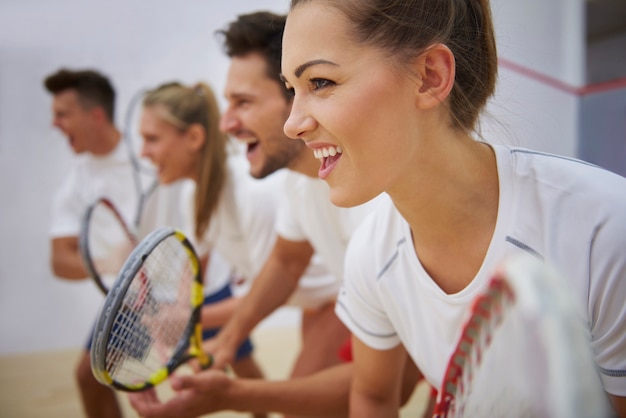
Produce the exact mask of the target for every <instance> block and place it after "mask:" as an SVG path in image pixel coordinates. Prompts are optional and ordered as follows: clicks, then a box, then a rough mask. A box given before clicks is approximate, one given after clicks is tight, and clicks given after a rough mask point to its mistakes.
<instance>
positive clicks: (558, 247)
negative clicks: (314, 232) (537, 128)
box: [282, 0, 626, 417]
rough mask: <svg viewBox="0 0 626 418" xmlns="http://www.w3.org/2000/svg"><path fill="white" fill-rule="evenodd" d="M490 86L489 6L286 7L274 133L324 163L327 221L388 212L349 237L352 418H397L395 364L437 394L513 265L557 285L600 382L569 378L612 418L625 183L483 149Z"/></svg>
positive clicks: (571, 164) (620, 397)
mask: <svg viewBox="0 0 626 418" xmlns="http://www.w3.org/2000/svg"><path fill="white" fill-rule="evenodd" d="M496 73H497V54H496V44H495V39H494V31H493V24H492V18H491V10H490V5H489V2H488V1H487V0H471V1H469V0H464V1H432V0H430V1H428V0H414V1H408V0H405V1H399V0H293V1H292V5H291V11H290V14H289V17H288V19H287V25H286V28H285V35H284V40H283V62H282V77H283V79H284V81H285V83H286V85H287V87H288V88H290V89H291V90H292V92H293V94H294V99H293V105H292V111H291V115H290V117H289V119H288V120H287V122H286V124H285V133H286V134H287V135H288V136H290V137H292V138H296V139H301V140H303V141H304V142H305V143H306V144H307V146H309V148H311V150H312V152H313V153H314V154H315V155H316V156H317V157H318V158H320V160H321V164H320V169H319V176H320V177H321V178H323V179H324V180H326V182H327V183H328V184H329V186H330V190H331V192H330V197H331V200H332V202H333V203H334V204H336V205H338V206H353V205H358V204H361V203H363V202H365V201H368V200H369V199H371V198H373V197H375V196H377V195H378V194H380V193H381V192H385V193H387V194H388V195H389V196H390V197H391V201H390V202H389V203H388V204H387V205H386V206H385V205H383V206H381V207H379V208H378V210H377V211H376V213H375V214H374V216H373V217H370V218H369V220H368V221H367V222H365V223H364V224H363V225H361V227H360V228H359V230H358V231H357V232H356V234H355V235H354V236H353V238H352V241H351V244H350V248H349V250H348V254H347V259H346V264H345V265H346V273H345V280H344V289H343V291H342V293H341V294H340V298H339V303H338V305H337V314H338V315H339V316H340V318H341V319H342V320H343V321H344V322H345V323H346V325H347V326H348V327H349V328H350V329H351V331H352V332H353V335H354V340H353V346H354V348H353V349H354V361H355V372H354V376H353V380H352V387H351V394H350V397H351V400H350V408H351V411H350V413H351V416H354V417H369V416H385V417H387V416H393V415H394V414H397V410H398V399H399V391H400V387H401V385H400V379H399V377H400V376H401V370H402V367H403V366H404V359H405V356H404V354H405V353H406V352H408V353H409V355H410V356H411V357H412V359H413V361H414V362H415V363H416V365H417V366H418V368H419V369H420V371H421V372H422V373H423V375H424V376H425V377H426V379H427V380H428V381H429V383H430V384H432V385H433V386H435V387H439V385H440V383H441V381H442V380H443V378H444V372H445V367H446V364H447V361H448V358H449V355H450V353H451V352H452V350H453V348H454V345H455V342H456V340H455V338H456V336H457V333H458V330H459V329H460V328H461V326H462V321H463V318H464V314H465V312H466V311H467V309H468V307H469V305H470V303H471V301H472V300H473V299H474V297H475V296H476V295H477V294H478V293H480V292H481V291H482V290H484V289H485V288H486V287H487V285H488V282H489V278H490V277H491V275H492V273H493V271H494V270H495V269H496V268H497V266H499V265H500V263H501V262H502V261H503V260H505V259H506V258H508V257H511V256H514V255H516V254H520V253H527V254H530V255H531V256H533V257H537V258H539V259H541V260H544V261H545V262H547V263H549V264H551V265H553V266H555V267H556V268H557V269H558V270H559V271H560V272H561V273H562V275H563V276H564V277H565V278H566V279H567V280H568V285H569V287H570V288H571V289H572V290H573V292H574V296H575V302H576V303H577V309H578V312H579V313H580V315H581V317H582V318H581V319H582V320H583V321H584V323H585V324H587V328H588V332H589V338H590V344H591V348H592V349H593V353H594V359H595V362H596V364H597V366H598V371H599V379H598V378H597V377H595V376H579V378H582V379H597V380H598V384H602V386H603V388H604V390H605V391H606V392H607V393H608V394H609V398H610V400H611V402H612V405H613V407H614V408H615V410H616V411H618V414H619V416H626V399H625V398H624V397H625V396H626V333H625V331H624V326H623V324H624V323H626V308H624V304H623V301H624V300H625V299H626V252H625V251H624V248H626V179H624V178H622V177H620V176H618V175H616V174H613V173H610V172H608V171H606V170H603V169H601V168H598V167H595V166H592V165H590V164H588V163H585V162H582V161H579V160H575V159H571V158H566V157H561V156H555V155H550V154H545V153H541V152H536V151H531V150H528V149H522V148H512V147H508V146H503V145H494V144H489V143H487V142H485V141H484V140H482V138H480V136H479V134H478V132H477V131H476V125H477V122H478V119H479V117H480V114H481V112H482V110H483V108H484V106H485V104H486V103H487V101H488V100H489V98H490V97H491V95H492V94H493V92H494V90H495V85H496V78H497V77H496V75H497V74H496ZM598 202H602V204H598ZM600 382H601V383H600Z"/></svg>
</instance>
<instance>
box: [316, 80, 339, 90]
mask: <svg viewBox="0 0 626 418" xmlns="http://www.w3.org/2000/svg"><path fill="white" fill-rule="evenodd" d="M311 84H312V85H313V90H321V89H323V88H326V87H330V86H332V85H333V84H334V83H333V82H332V81H330V80H326V79H325V78H313V79H311Z"/></svg>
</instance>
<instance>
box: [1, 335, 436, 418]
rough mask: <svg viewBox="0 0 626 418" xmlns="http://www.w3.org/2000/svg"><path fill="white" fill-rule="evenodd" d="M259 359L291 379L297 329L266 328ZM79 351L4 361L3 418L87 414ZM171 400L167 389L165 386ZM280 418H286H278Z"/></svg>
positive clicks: (258, 339)
mask: <svg viewBox="0 0 626 418" xmlns="http://www.w3.org/2000/svg"><path fill="white" fill-rule="evenodd" d="M253 339H254V342H255V344H256V347H257V350H256V358H257V359H258V361H259V362H260V363H261V366H262V367H263V369H264V371H265V373H266V374H267V376H268V378H270V379H281V378H284V377H286V376H287V375H288V372H289V370H290V368H291V364H292V362H293V360H294V358H295V354H296V353H297V350H298V349H299V340H298V334H297V329H296V328H295V327H284V328H266V329H260V330H258V331H256V332H255V334H254V335H253ZM79 352H80V351H79V349H76V350H67V351H57V352H45V353H36V354H23V355H7V356H0V417H2V418H71V417H78V418H79V417H81V416H82V411H81V407H80V404H79V401H78V395H77V393H76V390H75V387H74V381H73V372H74V367H75V364H76V361H77V359H78V355H79ZM159 388H160V389H159V390H160V391H162V395H163V396H164V397H166V396H167V395H168V393H167V390H166V389H167V384H163V385H161V386H160V387H159ZM428 393H429V389H428V387H427V385H425V384H420V385H419V386H418V387H417V389H416V391H415V393H414V394H413V397H412V398H411V400H410V402H409V403H408V404H407V405H406V406H405V408H404V409H403V410H402V411H401V415H400V416H401V417H402V418H408V417H412V418H415V417H419V416H421V411H422V410H423V407H424V402H425V399H426V396H427V395H428ZM120 399H121V402H122V405H123V408H124V411H125V417H126V418H136V417H137V414H136V413H135V412H134V410H132V408H130V406H129V405H128V402H127V400H126V397H125V396H121V397H120ZM208 416H211V417H216V418H239V417H249V416H250V415H249V414H242V413H234V412H222V413H216V414H210V415H208ZM272 417H280V415H277V414H275V415H272Z"/></svg>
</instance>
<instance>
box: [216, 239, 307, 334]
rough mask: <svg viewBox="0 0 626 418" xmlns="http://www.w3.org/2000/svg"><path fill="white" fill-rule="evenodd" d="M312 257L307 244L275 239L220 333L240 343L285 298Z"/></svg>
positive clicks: (287, 297) (296, 283)
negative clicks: (258, 270) (256, 273)
mask: <svg viewBox="0 0 626 418" xmlns="http://www.w3.org/2000/svg"><path fill="white" fill-rule="evenodd" d="M312 255H313V249H312V247H311V246H310V244H309V243H308V242H303V243H300V242H291V241H287V240H284V239H281V238H278V240H277V244H276V245H275V246H274V249H273V250H272V253H271V254H270V257H269V258H268V260H267V261H266V263H265V265H264V266H263V268H262V270H261V272H260V273H259V275H258V276H257V277H256V278H255V279H254V281H253V283H252V287H251V288H250V291H249V292H248V294H247V295H246V296H244V297H243V299H242V300H241V302H240V304H239V307H238V308H237V309H236V310H235V312H234V314H233V317H232V319H231V320H230V321H228V323H227V324H226V326H225V327H224V329H223V330H222V332H221V334H224V336H227V335H228V336H229V338H234V339H235V341H236V342H237V343H239V342H241V341H243V339H244V338H245V337H247V336H248V335H249V334H250V332H251V331H252V330H253V329H254V327H255V326H256V325H257V324H258V323H259V322H261V320H263V319H264V318H266V317H267V316H268V315H269V314H271V313H272V312H273V311H274V310H276V309H277V308H279V307H280V306H282V305H283V304H284V303H285V302H286V301H287V300H288V299H289V297H290V296H291V294H292V293H293V292H294V290H295V289H296V287H297V286H298V282H299V280H300V277H301V276H302V274H303V273H304V271H305V269H306V267H307V266H308V265H309V262H310V260H311V257H312Z"/></svg>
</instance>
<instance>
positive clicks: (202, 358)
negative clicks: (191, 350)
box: [198, 351, 213, 370]
mask: <svg viewBox="0 0 626 418" xmlns="http://www.w3.org/2000/svg"><path fill="white" fill-rule="evenodd" d="M198 361H199V362H200V368H201V369H202V370H206V369H208V368H210V367H211V366H212V365H213V356H212V355H210V354H207V353H205V352H203V351H201V353H200V355H198Z"/></svg>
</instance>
